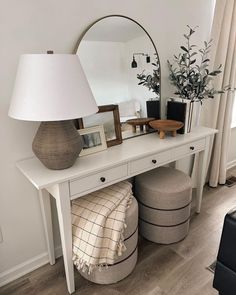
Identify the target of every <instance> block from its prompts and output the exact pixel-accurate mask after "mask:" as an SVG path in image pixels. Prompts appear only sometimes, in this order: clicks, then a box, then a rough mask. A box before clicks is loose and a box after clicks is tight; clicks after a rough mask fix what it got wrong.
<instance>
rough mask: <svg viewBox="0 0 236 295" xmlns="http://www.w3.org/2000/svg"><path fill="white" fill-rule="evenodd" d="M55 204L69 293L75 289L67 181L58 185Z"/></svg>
mask: <svg viewBox="0 0 236 295" xmlns="http://www.w3.org/2000/svg"><path fill="white" fill-rule="evenodd" d="M56 205H57V213H58V221H59V228H60V234H61V245H62V253H63V259H64V267H65V273H66V282H67V288H68V291H69V293H70V294H71V293H73V292H74V291H75V282H74V267H73V261H72V225H71V205H70V194H69V186H68V182H65V183H61V184H59V185H58V193H57V194H56Z"/></svg>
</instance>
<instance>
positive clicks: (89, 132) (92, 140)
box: [78, 125, 107, 157]
mask: <svg viewBox="0 0 236 295" xmlns="http://www.w3.org/2000/svg"><path fill="white" fill-rule="evenodd" d="M78 132H79V134H80V136H81V137H82V140H83V149H82V151H81V152H80V154H79V156H80V157H81V156H82V157H83V156H86V155H90V154H93V153H97V152H100V151H104V150H106V149H107V143H106V138H105V132H104V128H103V125H97V126H92V127H88V128H84V129H79V130H78Z"/></svg>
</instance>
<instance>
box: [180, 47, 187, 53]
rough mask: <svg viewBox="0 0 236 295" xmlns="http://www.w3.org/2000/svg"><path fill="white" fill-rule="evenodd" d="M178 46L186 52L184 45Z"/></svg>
mask: <svg viewBox="0 0 236 295" xmlns="http://www.w3.org/2000/svg"><path fill="white" fill-rule="evenodd" d="M180 48H181V49H182V50H183V51H185V52H188V49H187V48H186V47H184V46H180Z"/></svg>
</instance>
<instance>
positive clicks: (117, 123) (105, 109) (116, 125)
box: [75, 104, 122, 147]
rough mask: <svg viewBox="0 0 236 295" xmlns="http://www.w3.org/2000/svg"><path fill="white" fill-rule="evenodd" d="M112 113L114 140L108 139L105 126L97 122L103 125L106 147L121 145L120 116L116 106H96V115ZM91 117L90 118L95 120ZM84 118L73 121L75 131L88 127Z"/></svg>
mask: <svg viewBox="0 0 236 295" xmlns="http://www.w3.org/2000/svg"><path fill="white" fill-rule="evenodd" d="M109 112H112V114H113V123H114V126H113V127H114V137H115V138H114V139H113V138H112V139H110V138H109V136H108V131H107V128H106V124H105V123H103V122H101V121H100V122H99V124H103V127H104V131H105V136H106V142H107V147H111V146H114V145H117V144H121V143H122V133H121V123H120V115H119V107H118V105H116V104H109V105H103V106H98V112H97V113H96V114H102V113H109ZM96 114H95V115H92V116H90V117H93V118H95V117H94V116H96ZM87 118H88V117H86V118H80V119H77V120H75V126H76V128H77V129H83V128H87V127H90V126H87V124H86V119H87Z"/></svg>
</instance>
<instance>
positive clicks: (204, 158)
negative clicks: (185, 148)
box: [196, 137, 211, 213]
mask: <svg viewBox="0 0 236 295" xmlns="http://www.w3.org/2000/svg"><path fill="white" fill-rule="evenodd" d="M210 140H211V138H210V137H207V138H206V147H205V150H203V151H201V152H200V153H199V162H198V171H197V174H198V175H197V192H196V212H197V213H200V211H201V204H202V192H203V187H204V185H205V180H206V172H207V162H208V155H209V150H210Z"/></svg>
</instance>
